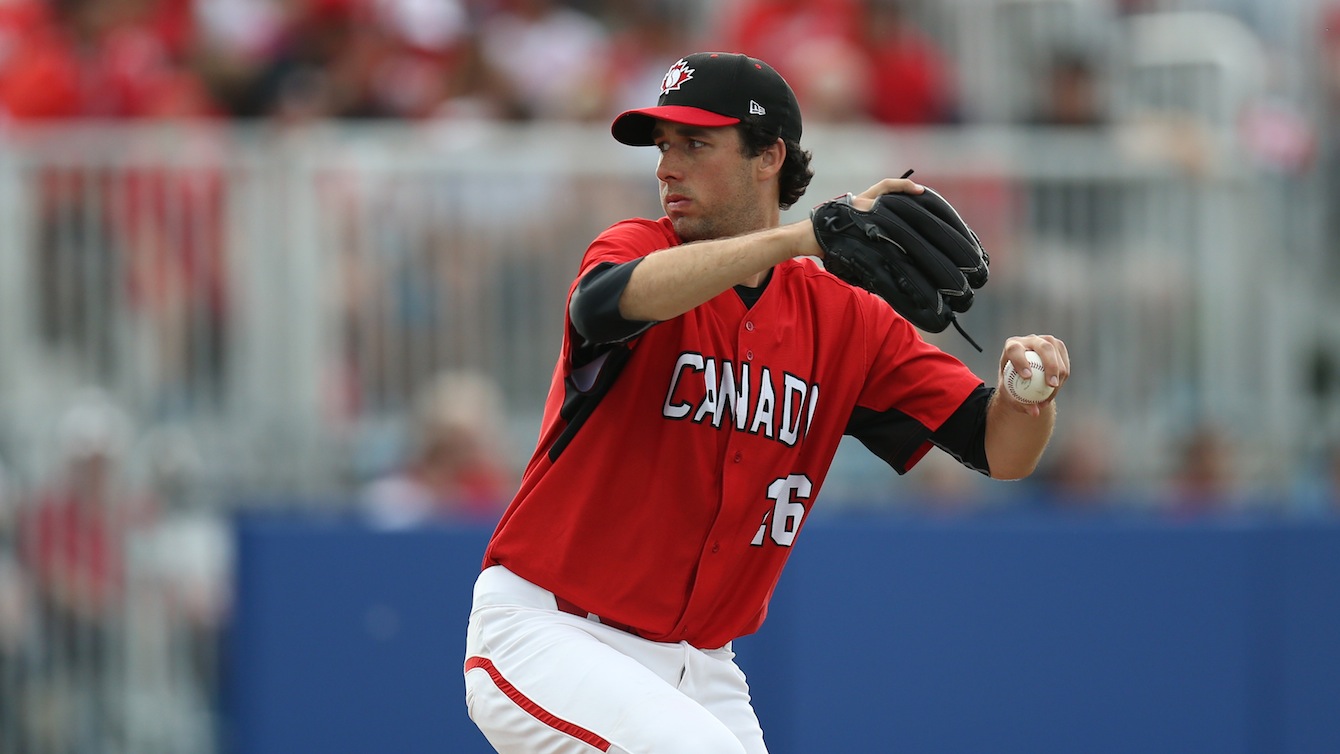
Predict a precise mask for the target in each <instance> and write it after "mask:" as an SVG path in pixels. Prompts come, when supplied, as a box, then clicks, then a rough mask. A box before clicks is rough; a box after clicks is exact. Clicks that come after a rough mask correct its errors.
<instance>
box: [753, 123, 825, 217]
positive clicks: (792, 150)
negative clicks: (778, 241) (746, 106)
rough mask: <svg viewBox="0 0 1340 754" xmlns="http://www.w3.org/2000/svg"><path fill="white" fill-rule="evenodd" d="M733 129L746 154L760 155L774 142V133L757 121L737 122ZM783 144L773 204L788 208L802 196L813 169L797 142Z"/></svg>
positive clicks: (808, 185)
mask: <svg viewBox="0 0 1340 754" xmlns="http://www.w3.org/2000/svg"><path fill="white" fill-rule="evenodd" d="M735 128H736V129H737V130H739V132H740V144H741V145H742V149H743V150H744V153H745V155H747V156H749V157H757V156H759V155H760V154H763V150H765V149H767V148H768V147H770V146H772V145H773V144H774V143H776V141H777V134H776V133H775V132H773V131H767V130H764V129H763V128H762V127H761V126H759V125H758V124H757V123H747V122H746V123H741V124H740V125H738V126H736V127H735ZM783 143H784V144H785V145H786V159H785V160H784V161H783V162H782V174H781V176H780V178H781V180H780V184H781V185H780V189H779V191H778V192H777V193H778V196H777V204H778V206H780V207H781V208H782V209H791V205H793V204H795V203H796V202H798V201H800V197H802V196H804V195H805V189H807V188H809V187H810V179H811V178H813V177H814V171H813V170H812V169H811V168H810V158H811V156H812V155H810V153H809V152H807V151H805V150H803V149H801V148H800V144H798V143H796V142H793V141H784V142H783Z"/></svg>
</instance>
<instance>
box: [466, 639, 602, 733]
mask: <svg viewBox="0 0 1340 754" xmlns="http://www.w3.org/2000/svg"><path fill="white" fill-rule="evenodd" d="M475 668H483V670H484V672H486V673H488V674H489V678H492V679H493V684H494V685H495V686H497V687H498V689H499V690H500V691H502V692H503V693H504V694H506V695H507V698H508V699H511V700H512V702H513V703H514V704H516V706H518V707H520V708H521V709H523V710H525V711H526V713H527V714H529V715H530V716H531V717H533V718H535V719H536V720H539V721H540V722H542V723H544V724H545V725H548V726H549V727H550V728H553V729H554V730H556V731H559V732H560V733H565V734H567V735H569V736H572V737H573V738H575V739H577V740H578V741H581V742H583V743H586V744H590V745H591V746H594V747H595V748H597V749H599V750H600V751H609V750H610V742H609V741H606V740H605V739H603V738H601V737H600V736H597V735H596V734H594V733H592V732H591V731H589V730H587V729H585V728H583V727H581V726H580V725H575V724H573V723H570V722H568V721H567V720H563V719H560V718H558V717H555V716H554V715H553V714H551V713H550V712H549V711H548V710H546V709H545V708H543V707H541V706H540V705H538V704H536V703H535V702H534V701H532V700H531V699H530V697H528V696H526V695H525V694H523V693H521V691H520V690H518V689H517V687H516V686H513V685H512V683H511V682H510V681H508V680H507V679H506V678H504V677H503V674H502V673H501V672H499V670H498V668H497V667H496V666H494V664H493V661H492V660H490V659H488V658H487V657H471V658H470V659H468V660H466V661H465V672H467V673H468V672H470V671H471V670H474V669H475Z"/></svg>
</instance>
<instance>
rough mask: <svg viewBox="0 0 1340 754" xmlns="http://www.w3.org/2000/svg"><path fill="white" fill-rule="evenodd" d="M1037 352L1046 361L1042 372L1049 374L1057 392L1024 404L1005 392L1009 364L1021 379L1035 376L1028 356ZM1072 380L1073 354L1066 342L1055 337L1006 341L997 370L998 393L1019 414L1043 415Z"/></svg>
mask: <svg viewBox="0 0 1340 754" xmlns="http://www.w3.org/2000/svg"><path fill="white" fill-rule="evenodd" d="M1028 351H1033V352H1034V353H1036V354H1037V355H1038V358H1040V359H1041V360H1042V371H1043V372H1044V373H1045V374H1046V375H1047V384H1048V385H1050V386H1051V387H1052V388H1053V390H1052V394H1051V395H1049V396H1047V398H1046V399H1045V400H1042V401H1039V402H1037V403H1022V402H1020V401H1016V400H1014V399H1013V398H1010V397H1009V393H1008V391H1006V390H1005V382H1004V380H1005V364H1006V362H1011V363H1013V364H1014V369H1015V371H1016V372H1018V373H1019V376H1021V377H1024V378H1027V377H1029V376H1030V375H1031V374H1032V367H1031V366H1030V365H1029V363H1028V357H1027V356H1025V353H1026V352H1028ZM1068 379H1070V352H1069V351H1068V350H1067V349H1066V345H1065V342H1064V341H1062V340H1061V339H1060V338H1058V337H1056V336H1055V335H1016V336H1014V337H1010V338H1006V339H1005V347H1004V348H1003V349H1001V352H1000V364H999V365H998V366H997V367H996V382H997V391H996V392H997V393H998V394H999V395H1000V396H1001V397H1002V398H1004V399H1005V400H1007V401H1009V403H1010V404H1011V405H1012V406H1013V407H1014V408H1015V409H1016V410H1018V411H1022V412H1024V413H1026V414H1029V415H1030V416H1037V415H1039V414H1041V413H1042V407H1043V406H1045V405H1047V404H1048V403H1051V402H1052V401H1055V400H1056V394H1057V392H1059V391H1060V390H1061V387H1062V386H1063V385H1065V382H1066V380H1068Z"/></svg>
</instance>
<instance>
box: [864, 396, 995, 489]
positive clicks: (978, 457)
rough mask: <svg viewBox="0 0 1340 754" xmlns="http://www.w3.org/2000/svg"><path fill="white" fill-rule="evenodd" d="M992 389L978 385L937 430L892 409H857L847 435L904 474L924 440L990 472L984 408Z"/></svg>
mask: <svg viewBox="0 0 1340 754" xmlns="http://www.w3.org/2000/svg"><path fill="white" fill-rule="evenodd" d="M993 392H995V390H994V388H988V387H986V386H981V387H978V388H977V389H976V390H974V391H973V392H972V393H971V394H970V395H969V396H968V398H967V399H966V400H964V401H963V403H962V404H961V405H960V406H959V407H958V409H956V410H955V411H954V413H953V414H952V415H951V416H950V417H949V418H948V419H947V420H945V423H944V425H943V426H941V427H940V429H939V431H937V432H934V433H933V432H931V431H930V429H929V428H928V427H926V425H924V424H922V423H921V422H919V421H917V420H916V419H913V418H912V417H910V416H908V415H907V414H905V413H903V412H901V411H898V410H896V409H891V410H889V411H875V410H873V409H868V408H859V407H858V408H856V409H855V410H854V411H852V415H851V419H850V420H848V422H847V429H846V434H848V435H851V436H852V437H855V438H856V439H857V440H860V441H861V444H862V445H864V446H865V447H866V448H868V449H869V450H870V452H871V453H874V454H875V455H876V456H878V457H879V458H880V459H881V460H883V461H884V462H885V463H887V464H888V465H889V466H891V467H892V468H893V470H894V471H896V472H898V473H899V474H905V473H907V464H908V463H909V462H910V461H911V459H912V457H913V456H914V455H915V454H916V452H917V451H918V450H919V449H920V448H921V447H922V445H923V444H924V443H926V442H927V441H929V442H932V443H934V444H935V445H936V446H937V447H939V448H940V449H942V450H944V451H945V452H947V453H949V454H950V455H952V456H953V457H954V458H956V459H958V461H959V462H960V463H962V464H963V465H964V466H967V467H968V468H971V469H974V470H976V471H979V472H981V473H983V474H986V473H989V469H988V466H987V461H986V407H987V404H988V403H989V402H990V400H991V394H992V393H993Z"/></svg>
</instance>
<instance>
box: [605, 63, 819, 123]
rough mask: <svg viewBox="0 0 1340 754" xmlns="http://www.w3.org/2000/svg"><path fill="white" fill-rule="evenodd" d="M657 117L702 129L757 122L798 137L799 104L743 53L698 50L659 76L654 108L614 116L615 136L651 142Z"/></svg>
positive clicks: (773, 76) (780, 81) (767, 69)
mask: <svg viewBox="0 0 1340 754" xmlns="http://www.w3.org/2000/svg"><path fill="white" fill-rule="evenodd" d="M657 120H667V121H670V122H672V123H683V124H685V125H691V126H701V127H704V128H719V127H723V126H731V125H735V124H737V123H741V122H749V123H756V124H758V125H760V126H762V127H763V128H764V129H766V130H769V131H772V132H774V133H776V134H777V135H778V136H780V137H781V138H783V139H785V140H787V141H791V142H797V143H798V142H799V141H800V134H801V124H800V106H799V105H798V104H797V103H796V95H795V92H793V91H791V87H790V85H788V84H787V83H786V80H785V79H783V78H782V77H781V75H780V74H778V73H777V71H775V70H773V68H772V66H769V65H768V64H767V63H764V62H763V61H761V60H758V59H757V58H751V57H748V56H747V55H740V54H737V53H725V52H698V53H694V54H692V55H689V56H687V57H684V58H681V59H680V60H679V61H677V62H676V63H675V64H674V65H672V66H670V70H669V71H667V72H666V74H665V78H664V79H663V80H662V81H661V97H660V99H659V100H658V101H657V103H656V107H647V108H642V109H639V110H629V111H628V112H626V113H623V114H621V115H620V116H619V117H617V118H615V119H614V123H613V125H611V127H610V131H611V132H612V133H613V134H614V138H616V139H618V140H619V141H621V142H623V143H625V144H631V145H633V146H651V144H652V139H651V133H652V129H653V128H654V127H655V125H656V121H657Z"/></svg>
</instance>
